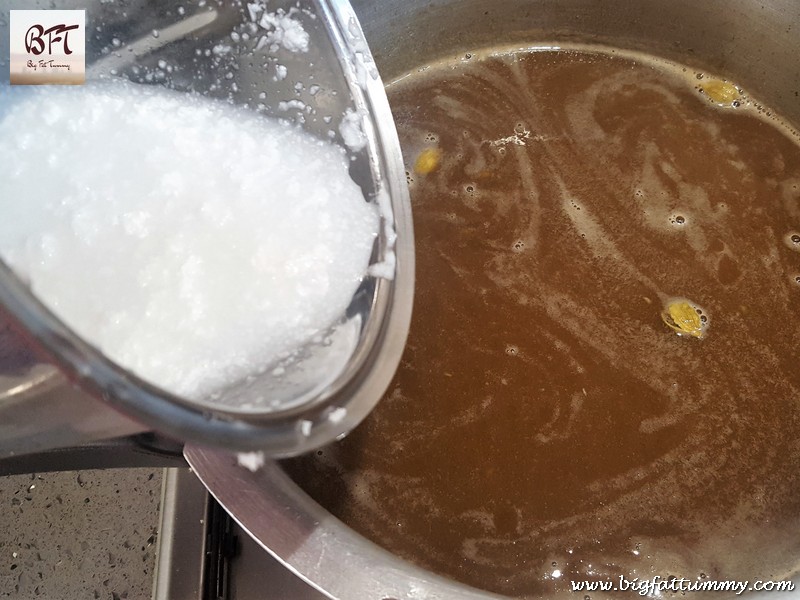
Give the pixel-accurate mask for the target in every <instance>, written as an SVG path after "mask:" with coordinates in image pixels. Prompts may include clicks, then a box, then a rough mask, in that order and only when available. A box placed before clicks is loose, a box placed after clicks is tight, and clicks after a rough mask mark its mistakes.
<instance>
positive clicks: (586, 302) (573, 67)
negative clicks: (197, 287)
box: [285, 46, 800, 598]
mask: <svg viewBox="0 0 800 600" xmlns="http://www.w3.org/2000/svg"><path fill="white" fill-rule="evenodd" d="M388 91H389V98H390V102H391V104H392V107H393V112H394V116H395V119H396V122H397V126H398V129H399V133H400V138H401V144H402V146H403V151H404V156H405V159H406V167H407V169H408V181H409V185H410V190H411V196H412V204H413V209H414V226H415V231H416V240H417V241H416V244H417V246H416V247H417V277H418V279H417V295H416V300H415V314H414V318H413V323H412V327H411V334H410V338H409V342H408V346H407V349H406V352H405V355H404V358H403V362H402V364H401V367H400V370H399V372H398V374H397V375H396V377H395V379H394V382H393V384H392V386H391V387H390V389H389V391H388V393H387V394H386V396H385V398H384V399H383V400H382V402H381V403H380V404H379V405H378V408H377V409H376V410H375V411H374V412H373V413H372V414H371V416H370V417H369V418H368V419H367V420H366V421H365V422H364V424H362V426H360V427H359V428H358V429H356V430H355V431H354V432H353V433H352V434H351V435H350V436H349V437H348V438H346V439H345V440H344V441H342V442H340V443H338V444H335V445H332V446H329V447H327V448H325V449H324V450H322V451H320V452H318V453H317V454H315V455H314V456H312V457H307V458H303V459H297V460H294V461H291V462H287V463H285V468H286V469H287V471H288V472H289V473H290V475H291V476H292V477H293V478H294V479H295V480H296V481H297V482H299V483H300V485H301V486H302V487H303V488H304V489H305V490H307V491H308V492H309V493H310V494H311V495H312V496H313V497H314V498H315V499H316V500H317V501H318V502H320V503H321V504H322V505H323V506H324V507H326V508H327V509H328V510H330V511H331V512H332V513H333V514H334V515H336V516H337V517H339V518H340V519H342V520H343V521H344V522H345V523H346V524H348V525H349V526H351V527H353V528H354V529H356V530H357V531H359V532H361V533H362V534H364V535H365V536H367V537H369V538H370V539H372V540H373V541H375V542H376V543H378V544H380V545H382V546H383V547H385V548H387V549H389V550H390V551H392V552H394V553H395V554H397V555H399V556H401V557H403V558H406V559H408V560H410V561H412V562H414V563H417V564H419V565H421V566H423V567H425V568H428V569H431V570H433V571H436V572H438V573H441V574H444V575H446V576H448V577H450V578H453V579H455V580H458V581H461V582H464V583H467V584H470V585H473V586H475V587H478V588H481V589H485V590H489V591H493V592H498V593H501V594H506V595H509V596H518V597H548V598H554V597H570V598H572V597H575V593H577V592H576V591H575V587H574V583H576V582H584V581H588V582H599V581H602V582H607V581H613V582H614V583H615V585H619V583H620V577H624V578H626V579H627V580H634V579H635V578H638V579H640V580H644V579H650V578H652V577H653V576H656V575H658V576H660V577H661V578H663V579H665V580H666V579H668V578H669V577H676V578H679V579H680V578H685V579H686V580H687V581H688V582H697V583H703V582H714V581H722V580H732V581H744V580H748V581H750V582H753V581H756V580H775V581H779V580H784V579H788V578H789V577H790V576H791V575H792V574H793V573H795V572H796V571H797V566H798V558H800V477H798V475H797V473H798V467H799V466H800V442H798V435H797V432H798V431H800V406H799V405H798V399H799V398H800V393H799V390H800V369H798V367H797V365H798V350H797V348H798V347H800V328H798V327H797V324H798V323H800V145H799V144H798V136H797V132H796V131H794V130H792V128H791V127H790V126H789V125H787V123H786V121H784V120H782V119H781V117H780V116H779V115H776V114H775V113H774V111H772V110H770V109H768V108H766V107H765V105H764V104H763V103H762V102H760V101H759V100H758V90H751V89H743V88H741V87H740V86H739V85H737V82H736V81H729V80H726V79H724V78H722V77H717V76H715V75H714V74H713V73H708V72H705V71H698V70H697V69H692V68H688V67H684V66H682V65H680V64H675V63H670V62H667V61H664V60H660V59H655V58H652V57H649V56H647V55H642V54H635V53H632V52H623V51H620V50H612V49H608V48H603V47H590V46H573V47H563V46H562V47H561V49H559V50H557V51H517V50H509V51H506V50H505V49H495V50H493V51H486V52H471V53H468V54H466V53H465V54H461V55H459V56H458V57H455V58H452V59H450V60H443V61H441V62H438V63H435V64H431V65H426V68H424V69H414V70H413V71H411V72H410V73H409V74H408V75H407V76H405V77H401V78H398V80H397V81H396V83H394V84H392V85H390V86H389V88H388ZM629 593H630V592H619V595H620V597H623V596H625V595H626V594H629ZM665 593H670V592H665ZM578 597H583V595H579V596H578Z"/></svg>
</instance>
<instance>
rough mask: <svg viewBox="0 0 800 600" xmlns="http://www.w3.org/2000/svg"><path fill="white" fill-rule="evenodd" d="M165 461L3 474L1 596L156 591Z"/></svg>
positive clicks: (115, 595)
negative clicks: (161, 465)
mask: <svg viewBox="0 0 800 600" xmlns="http://www.w3.org/2000/svg"><path fill="white" fill-rule="evenodd" d="M161 480H162V471H161V470H160V469H113V470H102V471H70V472H64V473H42V474H38V475H15V476H13V477H0V598H13V599H23V598H25V599H27V598H35V599H39V600H45V599H47V600H50V599H52V600H82V599H84V598H86V599H90V600H91V599H100V598H102V599H108V600H122V599H125V598H127V599H130V600H134V599H135V600H139V599H147V598H150V596H151V589H152V586H153V569H154V567H155V550H156V538H157V535H158V522H159V502H160V500H161Z"/></svg>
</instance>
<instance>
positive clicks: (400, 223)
mask: <svg viewBox="0 0 800 600" xmlns="http://www.w3.org/2000/svg"><path fill="white" fill-rule="evenodd" d="M265 7H266V8H265ZM7 8H8V6H6V5H5V3H0V19H6V17H7V15H8V12H7ZM26 8H61V9H70V8H81V9H82V8H85V9H86V19H87V32H88V33H87V48H86V57H87V58H86V62H87V79H93V78H98V77H107V76H114V77H124V78H127V79H129V80H132V81H135V82H137V83H143V84H151V85H161V86H165V87H169V88H171V89H174V90H178V91H183V92H195V93H201V94H202V95H204V96H208V97H212V98H219V99H223V100H226V101H228V102H230V103H232V104H234V105H238V106H244V107H247V108H248V109H251V110H253V111H255V112H258V113H260V114H264V115H268V116H271V117H276V118H280V119H284V120H289V121H292V122H294V123H295V124H296V125H298V126H299V127H301V128H302V129H303V130H305V131H306V132H307V133H310V134H312V135H314V136H316V137H318V138H320V139H325V140H327V139H331V140H332V141H333V142H334V143H337V144H339V145H341V146H342V147H343V148H345V149H346V150H347V152H348V155H349V158H350V176H351V178H352V179H353V180H354V181H355V182H356V183H357V184H358V185H359V186H360V187H361V190H362V192H363V194H364V197H365V200H366V201H369V202H372V203H374V204H376V205H377V207H378V208H379V209H380V213H381V227H380V232H379V235H378V239H377V241H376V243H375V246H374V249H373V256H372V260H371V265H381V269H378V270H373V271H371V272H372V273H375V274H374V275H367V276H365V278H364V280H363V282H362V284H361V286H360V288H359V289H358V290H357V292H356V293H355V295H354V297H353V299H352V301H351V303H350V306H349V307H348V308H347V310H346V312H345V314H343V315H342V316H341V319H340V320H339V322H338V323H336V324H335V325H334V326H333V327H332V328H331V329H330V330H329V331H327V332H323V334H322V335H321V336H319V337H320V338H321V339H322V340H323V341H319V340H316V341H314V340H312V341H310V342H308V343H307V344H306V345H305V346H304V347H303V348H302V349H300V351H299V352H298V353H297V358H295V359H293V360H291V361H289V362H288V363H287V364H283V363H282V364H281V367H282V369H280V370H275V372H274V373H273V369H272V368H271V367H270V368H265V369H264V372H263V373H261V374H253V376H252V377H248V378H247V380H246V381H241V382H237V383H235V384H233V385H230V386H229V387H227V388H225V389H224V390H220V391H218V392H216V393H215V394H214V395H213V396H211V397H209V398H205V399H200V400H187V399H185V398H180V397H177V396H175V395H173V394H170V393H168V392H166V391H164V390H161V389H159V388H158V387H156V386H154V385H151V384H150V383H148V382H146V381H143V380H141V379H140V378H138V377H136V376H135V375H134V374H132V373H130V372H127V371H126V370H125V369H123V368H121V367H120V366H118V365H116V364H114V363H113V362H111V361H110V360H108V359H107V358H106V357H105V356H104V355H103V354H102V353H101V352H99V351H98V350H97V349H96V348H94V347H92V346H91V345H90V344H88V343H87V342H86V341H85V340H82V339H80V338H79V337H78V336H76V335H75V334H74V333H73V332H72V331H71V330H70V329H69V328H68V327H67V326H66V325H65V324H64V323H62V322H61V321H59V319H58V318H56V317H55V316H54V315H53V314H52V313H51V312H50V311H49V310H47V308H45V306H44V305H43V304H42V303H41V302H40V301H39V300H38V299H37V298H36V297H35V296H34V295H33V294H32V293H31V291H30V290H29V289H28V287H27V286H26V285H25V284H24V283H23V282H22V281H21V280H20V279H19V278H18V277H16V276H15V274H14V273H13V272H12V271H11V270H10V269H9V268H8V267H7V266H5V265H4V264H3V263H2V262H0V311H3V310H4V311H5V313H6V314H7V316H8V318H9V319H10V320H11V321H13V323H14V324H15V325H16V326H17V328H18V329H20V330H22V332H23V333H24V335H25V336H26V337H27V341H28V342H30V343H32V344H33V345H34V346H36V347H37V348H38V349H39V350H40V354H38V355H37V356H38V357H39V360H38V361H32V362H31V364H28V365H26V366H25V368H24V369H20V365H16V366H15V367H14V368H15V371H14V372H13V373H12V372H11V369H12V366H11V363H12V362H15V363H18V362H19V361H17V360H16V359H14V357H13V356H11V357H10V358H9V360H7V361H0V413H2V419H1V420H2V426H0V456H3V455H9V454H14V453H16V454H19V453H24V452H30V451H36V450H42V449H45V448H48V447H55V446H63V445H68V444H77V443H82V442H85V441H89V440H91V439H96V438H101V437H110V436H113V435H119V434H121V433H128V432H131V431H135V430H137V429H155V430H157V431H159V432H161V433H165V434H167V435H169V436H172V437H175V438H177V439H181V440H193V441H195V442H201V443H206V444H212V445H217V446H222V447H226V448H230V449H236V450H259V451H264V452H265V453H266V454H268V455H272V456H287V455H292V454H297V453H302V452H306V451H308V450H310V449H312V448H314V447H318V446H320V445H322V444H325V443H328V442H330V441H332V440H334V439H336V438H337V437H339V436H341V435H344V434H345V433H346V432H348V431H350V430H351V429H352V428H353V427H354V426H355V425H356V424H358V423H359V422H360V421H361V420H362V419H363V418H364V417H365V416H366V415H367V414H368V413H369V411H370V410H371V409H372V407H373V406H374V405H375V404H376V403H377V402H378V400H379V399H380V397H381V395H382V393H383V391H384V390H385V389H386V386H387V385H388V384H389V381H390V379H391V377H392V375H393V374H394V371H395V368H396V366H397V364H398V362H399V360H400V355H401V353H402V350H403V346H404V344H405V339H406V335H407V333H408V326H409V321H410V314H411V304H412V298H413V287H414V258H413V256H414V255H413V248H414V245H413V233H412V223H411V215H410V207H409V199H408V189H407V187H406V182H405V174H404V170H403V161H402V157H401V154H400V147H399V142H398V140H397V133H396V131H395V128H394V122H393V120H392V117H391V113H390V111H389V106H388V102H387V100H386V95H385V92H384V88H383V83H382V81H381V78H380V76H379V75H378V72H377V70H376V68H375V65H374V62H373V61H372V58H371V54H370V52H369V49H368V48H367V47H366V44H365V42H364V37H363V33H362V32H361V28H360V25H359V23H358V20H357V18H356V16H355V13H354V12H353V11H352V8H351V7H350V5H349V3H348V2H347V1H346V0H307V1H306V0H303V1H301V2H299V3H298V2H289V1H282V0H280V1H270V2H269V4H268V5H267V4H265V3H251V4H247V3H231V2H207V1H204V0H197V1H192V2H156V1H152V0H119V1H118V2H106V1H105V0H97V1H94V2H89V3H88V5H87V4H86V3H84V2H76V1H74V0H62V1H60V2H54V3H53V2H41V3H31V5H29V6H27V7H26ZM266 10H268V11H270V12H271V13H273V14H274V13H275V12H276V11H285V13H286V14H290V15H293V17H292V18H293V19H295V20H296V21H299V22H300V23H302V26H303V28H304V30H305V32H306V33H307V34H308V35H309V38H310V41H309V44H308V46H309V47H308V51H306V52H294V51H292V49H291V48H285V47H284V46H282V45H280V44H271V43H270V42H269V37H268V36H267V34H269V33H270V32H271V31H273V30H272V29H270V28H269V24H267V26H265V25H263V24H262V22H261V20H260V17H259V16H260V15H262V14H263V12H264V11H266ZM7 29H8V23H7V22H6V21H0V32H2V33H3V36H0V37H4V36H5V34H6V33H7ZM5 58H6V59H7V55H6V57H5ZM278 65H280V68H282V69H284V73H286V72H288V73H289V76H288V77H280V76H276V72H277V71H276V70H277V68H278ZM0 72H1V73H2V75H0V77H4V78H5V80H3V79H0V93H2V86H3V85H4V84H5V83H7V81H8V67H7V60H6V61H5V62H3V63H0ZM345 119H352V120H353V121H354V122H355V124H356V125H357V126H358V127H360V129H361V133H363V136H364V139H365V144H364V145H363V147H362V146H361V145H360V144H358V145H355V146H354V145H353V144H350V146H347V144H346V142H347V140H346V139H344V135H343V134H342V129H341V128H340V123H341V122H343V121H344V120H345ZM349 122H350V121H349ZM387 269H388V273H387ZM0 317H2V315H1V314H0ZM0 327H1V325H0ZM226 350H227V349H225V348H221V349H220V351H221V352H225V351H226ZM43 361H44V362H49V363H51V364H50V365H46V364H42V362H43ZM265 367H268V365H265ZM279 371H280V373H279ZM67 380H69V381H70V382H72V383H73V384H77V385H78V386H80V388H81V389H82V390H84V391H85V392H88V393H89V395H90V396H92V397H93V398H95V399H98V400H102V401H104V403H105V405H104V404H103V403H100V402H94V401H90V400H88V399H87V398H85V397H82V396H81V395H80V394H77V393H76V392H75V391H74V390H73V389H71V388H70V387H69V385H68V383H67ZM109 407H110V408H111V409H113V410H109ZM116 411H119V412H120V413H122V414H123V415H125V417H127V418H122V417H118V416H117V412H116Z"/></svg>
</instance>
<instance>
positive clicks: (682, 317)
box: [661, 300, 705, 338]
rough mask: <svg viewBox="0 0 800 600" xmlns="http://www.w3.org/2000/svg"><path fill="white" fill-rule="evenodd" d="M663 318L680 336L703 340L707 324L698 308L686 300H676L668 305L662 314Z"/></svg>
mask: <svg viewBox="0 0 800 600" xmlns="http://www.w3.org/2000/svg"><path fill="white" fill-rule="evenodd" d="M661 318H662V320H663V321H664V323H666V324H667V326H668V327H669V328H670V329H672V330H674V331H675V332H677V333H678V335H690V336H692V337H696V338H701V337H703V334H704V333H705V324H704V323H703V321H702V319H701V317H700V313H698V312H697V308H696V307H695V306H692V305H691V304H690V303H689V302H686V301H685V300H676V301H673V302H670V303H669V304H667V307H666V308H665V309H664V311H663V312H662V313H661Z"/></svg>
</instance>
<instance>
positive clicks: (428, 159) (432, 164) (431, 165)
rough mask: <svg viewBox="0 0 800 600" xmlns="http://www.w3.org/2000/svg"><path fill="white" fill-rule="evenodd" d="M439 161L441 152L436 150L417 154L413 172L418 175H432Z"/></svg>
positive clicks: (432, 149)
mask: <svg viewBox="0 0 800 600" xmlns="http://www.w3.org/2000/svg"><path fill="white" fill-rule="evenodd" d="M441 159H442V152H441V150H439V149H438V148H427V149H425V150H423V151H422V152H420V153H419V156H418V157H417V160H416V162H415V163H414V170H415V171H416V172H417V173H419V174H420V175H427V174H428V173H433V172H434V171H435V170H436V169H437V168H438V167H439V163H440V162H441Z"/></svg>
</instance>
